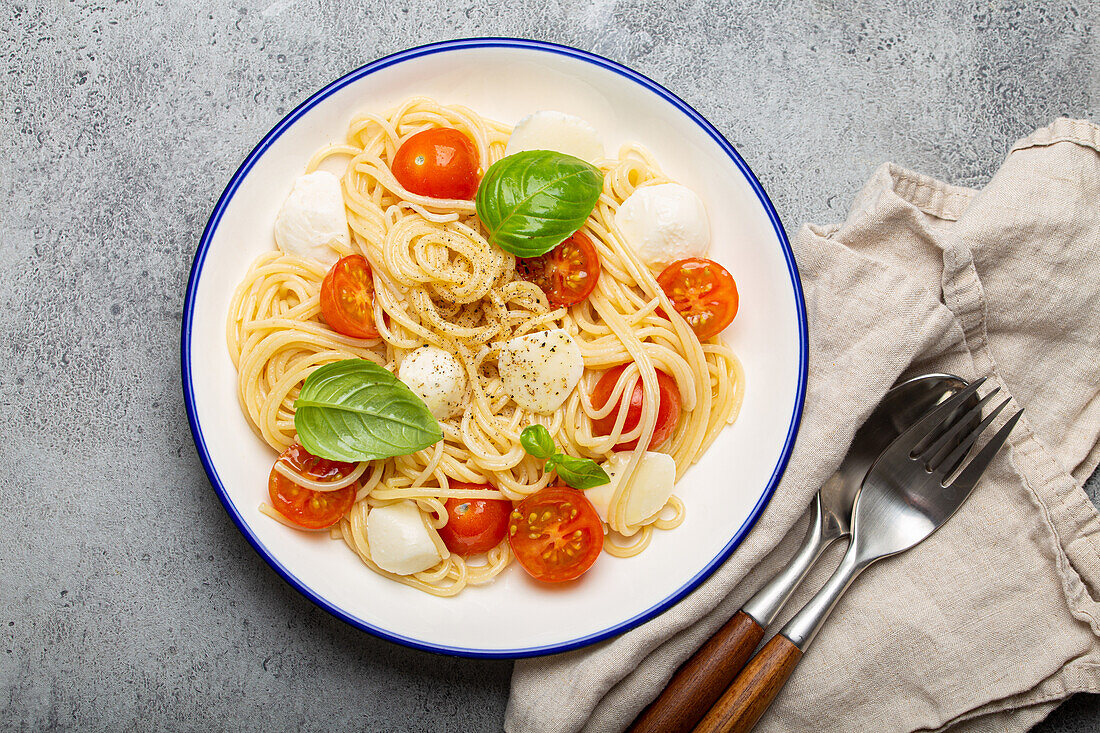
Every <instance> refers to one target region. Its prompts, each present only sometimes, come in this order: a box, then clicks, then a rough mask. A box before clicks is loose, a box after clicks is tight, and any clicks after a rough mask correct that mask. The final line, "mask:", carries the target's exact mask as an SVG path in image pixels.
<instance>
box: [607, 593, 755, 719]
mask: <svg viewBox="0 0 1100 733" xmlns="http://www.w3.org/2000/svg"><path fill="white" fill-rule="evenodd" d="M763 637H764V628H763V627H762V626H761V625H760V624H758V623H756V621H755V620H754V619H753V618H752V616H749V615H748V614H747V613H745V612H744V611H738V612H737V615H735V616H734V617H733V618H731V619H730V620H729V621H727V622H726V624H725V625H724V626H723V627H722V628H721V629H719V630H718V632H717V633H715V635H714V636H712V637H710V639H708V640H707V642H706V643H705V644H703V646H701V647H699V651H697V652H695V654H694V655H693V656H692V657H691V659H689V660H687V661H686V662H684V664H683V666H681V667H680V669H678V670H676V674H675V675H673V677H672V679H671V680H670V681H669V683H668V686H667V687H666V688H665V689H664V691H663V692H662V693H661V695H660V696H659V697H658V698H657V699H656V700H654V701H653V702H652V703H651V704H650V706H649V707H648V708H646V709H645V710H643V711H642V714H641V715H639V716H638V718H637V719H636V720H635V721H634V723H633V724H632V725H631V726H630V729H629V731H628V733H687V731H690V730H691V729H692V728H693V727H694V726H695V724H696V723H698V722H699V721H700V720H701V719H702V717H703V716H704V715H706V714H707V711H708V710H710V708H711V706H712V705H714V701H715V700H717V699H718V698H719V696H720V695H721V694H722V692H723V691H724V690H725V689H726V688H727V687H729V685H730V683H731V682H733V678H734V677H736V676H737V673H738V672H740V671H741V668H742V667H744V666H745V662H747V661H748V659H749V657H750V656H751V655H752V652H753V650H754V649H756V645H757V644H759V643H760V640H761V639H762V638H763Z"/></svg>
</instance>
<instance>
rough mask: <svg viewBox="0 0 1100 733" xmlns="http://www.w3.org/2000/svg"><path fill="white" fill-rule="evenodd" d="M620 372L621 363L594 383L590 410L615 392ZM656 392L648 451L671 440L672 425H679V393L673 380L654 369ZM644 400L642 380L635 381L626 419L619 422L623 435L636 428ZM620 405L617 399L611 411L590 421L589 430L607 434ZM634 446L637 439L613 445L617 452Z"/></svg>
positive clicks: (632, 448) (674, 427) (621, 400)
mask: <svg viewBox="0 0 1100 733" xmlns="http://www.w3.org/2000/svg"><path fill="white" fill-rule="evenodd" d="M624 369H626V365H625V364H623V365H621V366H617V367H615V368H614V369H609V370H607V371H606V372H604V373H603V376H602V377H600V380H599V381H598V382H596V387H595V389H593V390H592V406H593V407H597V408H599V407H603V406H604V405H606V404H607V400H608V399H610V398H611V393H612V392H613V391H614V390H615V383H616V382H618V381H619V375H620V374H622V373H623V370H624ZM657 389H658V394H659V395H660V400H661V401H660V403H659V404H658V405H657V424H656V426H654V428H653V437H651V438H650V439H649V447H650V448H653V447H656V446H658V445H660V444H661V443H664V442H665V441H666V440H668V439H669V438H670V437H672V433H673V431H675V430H676V423H678V422H680V390H679V389H677V387H676V380H675V379H673V378H672V377H670V376H668V375H667V374H665V373H664V372H662V371H661V370H660V369H658V370H657ZM644 397H645V390H644V388H643V387H642V380H641V379H639V380H638V383H637V384H636V385H634V392H633V393H632V394H631V396H630V407H628V408H627V413H626V420H625V421H624V422H623V432H624V433H625V432H629V431H630V430H633V429H634V428H636V427H637V426H638V422H639V421H640V420H641V419H642V401H643V398H644ZM622 403H623V398H622V397H621V396H620V397H619V402H618V405H616V406H615V407H614V408H612V410H611V412H609V413H608V414H607V415H606V416H604V417H602V418H600V419H599V420H593V421H592V427H593V429H594V430H595V432H596V433H597V434H598V435H610V434H611V431H612V430H613V429H614V428H615V418H616V417H617V416H618V414H619V409H620V407H619V406H620V405H622ZM637 447H638V439H637V438H635V439H634V440H630V441H627V442H625V443H619V444H618V445H616V446H615V448H616V449H617V450H634V449H635V448H637Z"/></svg>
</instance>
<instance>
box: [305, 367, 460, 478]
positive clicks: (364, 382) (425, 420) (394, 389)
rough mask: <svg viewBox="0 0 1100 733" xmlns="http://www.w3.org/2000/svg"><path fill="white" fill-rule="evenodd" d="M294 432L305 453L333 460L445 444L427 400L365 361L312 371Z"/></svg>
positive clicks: (367, 458)
mask: <svg viewBox="0 0 1100 733" xmlns="http://www.w3.org/2000/svg"><path fill="white" fill-rule="evenodd" d="M294 428H295V429H296V430H297V431H298V440H299V442H301V444H302V445H303V446H304V447H305V449H306V450H308V451H309V452H310V453H312V454H313V455H315V456H320V457H321V458H328V459H330V460H333V461H370V460H374V459H376V458H389V457H391V456H403V455H407V454H409V453H415V452H416V451H418V450H421V449H423V448H427V447H428V446H430V445H434V444H435V443H438V442H439V441H440V440H442V439H443V431H442V430H440V428H439V421H438V420H436V419H435V418H434V417H432V413H431V412H429V411H428V407H427V406H426V405H425V404H424V402H423V400H421V399H420V398H419V397H417V396H416V395H415V394H413V391H412V390H411V389H409V388H408V387H406V386H405V385H404V383H402V382H401V381H400V380H398V379H397V377H395V376H394V375H393V374H392V373H391V372H389V371H387V370H386V369H384V368H383V367H381V366H379V365H377V364H375V363H374V362H371V361H367V360H366V359H344V360H343V361H337V362H333V363H332V364H325V365H324V366H322V367H320V368H319V369H316V370H314V371H313V373H312V374H310V375H309V376H308V377H307V378H306V381H305V384H303V385H302V391H301V394H299V395H298V401H297V402H295V403H294Z"/></svg>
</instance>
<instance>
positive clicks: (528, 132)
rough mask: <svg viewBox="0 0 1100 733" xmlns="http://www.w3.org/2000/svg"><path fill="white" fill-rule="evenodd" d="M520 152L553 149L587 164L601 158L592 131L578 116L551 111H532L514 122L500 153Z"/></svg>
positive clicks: (598, 141) (597, 138)
mask: <svg viewBox="0 0 1100 733" xmlns="http://www.w3.org/2000/svg"><path fill="white" fill-rule="evenodd" d="M524 150H553V151H556V152H558V153H565V154H566V155H572V156H573V157H574V158H580V159H581V160H587V161H588V162H589V163H592V162H594V161H597V160H599V159H600V158H602V157H603V144H601V143H600V137H599V135H598V134H597V133H596V128H594V127H592V125H590V124H588V123H587V122H585V121H584V120H582V119H581V118H580V117H574V116H573V115H567V114H565V113H564V112H555V111H554V110H545V111H542V112H535V113H534V114H531V115H527V116H526V117H524V118H523V119H522V120H520V121H519V122H518V123H516V126H515V128H514V129H513V130H512V135H511V137H509V138H508V146H507V147H506V148H505V149H504V154H505V155H512V154H513V153H520V152H523V151H524Z"/></svg>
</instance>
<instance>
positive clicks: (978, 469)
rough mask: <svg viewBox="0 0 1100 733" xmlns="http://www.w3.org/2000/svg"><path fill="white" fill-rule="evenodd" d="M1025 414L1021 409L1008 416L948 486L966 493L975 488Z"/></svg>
mask: <svg viewBox="0 0 1100 733" xmlns="http://www.w3.org/2000/svg"><path fill="white" fill-rule="evenodd" d="M1023 414H1024V411H1023V410H1019V411H1017V412H1016V414H1015V415H1013V416H1012V417H1010V418H1008V422H1006V423H1005V424H1004V425H1002V426H1001V429H1000V430H998V431H997V434H996V435H994V436H993V437H992V438H990V439H989V442H988V443H986V444H985V446H984V447H983V448H982V449H981V450H980V451H978V455H976V456H974V458H973V459H972V460H971V461H970V463H968V464H966V468H964V469H963V470H962V473H960V474H959V475H958V476H957V477H956V478H955V480H954V481H952V482H951V486H950V487H948V488H951V489H957V490H961V491H963V492H964V493H965V492H969V491H970V490H971V489H973V488H974V484H976V483H978V479H980V478H981V477H982V474H983V473H985V469H987V468H989V464H990V463H991V462H992V461H993V456H995V455H997V451H999V450H1000V449H1001V446H1002V445H1004V444H1005V441H1006V440H1008V434H1009V433H1011V432H1012V428H1014V427H1016V423H1017V422H1019V420H1020V417H1021V416H1022V415H1023Z"/></svg>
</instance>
